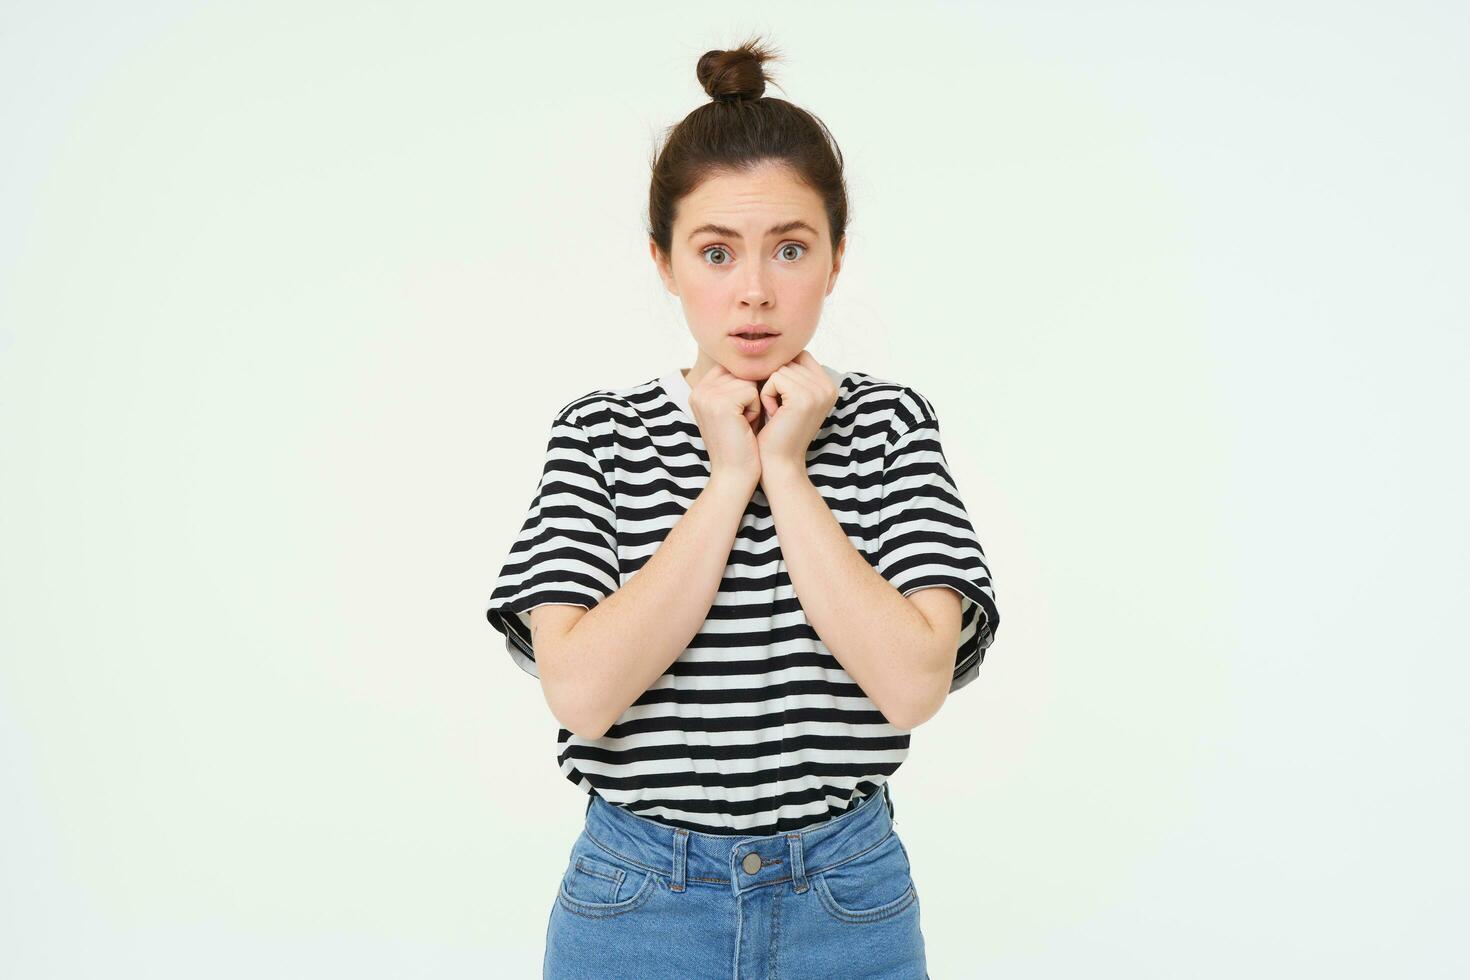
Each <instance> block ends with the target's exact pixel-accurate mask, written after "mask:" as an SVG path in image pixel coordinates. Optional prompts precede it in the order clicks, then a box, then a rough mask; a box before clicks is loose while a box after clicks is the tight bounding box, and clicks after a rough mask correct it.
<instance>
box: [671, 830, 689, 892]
mask: <svg viewBox="0 0 1470 980" xmlns="http://www.w3.org/2000/svg"><path fill="white" fill-rule="evenodd" d="M688 850H689V831H687V830H685V829H684V828H683V827H675V828H674V880H673V881H672V882H671V883H670V885H669V890H670V891H676V892H681V891H683V890H684V881H685V878H684V875H685V865H684V857H685V855H686V854H687V853H688Z"/></svg>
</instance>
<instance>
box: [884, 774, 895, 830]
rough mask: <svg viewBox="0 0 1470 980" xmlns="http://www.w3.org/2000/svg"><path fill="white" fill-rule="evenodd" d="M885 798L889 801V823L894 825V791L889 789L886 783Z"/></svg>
mask: <svg viewBox="0 0 1470 980" xmlns="http://www.w3.org/2000/svg"><path fill="white" fill-rule="evenodd" d="M883 798H884V799H885V800H887V801H888V822H889V823H892V822H893V791H892V790H891V789H889V788H888V784H887V783H886V782H885V783H884V784H883Z"/></svg>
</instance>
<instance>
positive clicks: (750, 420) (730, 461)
mask: <svg viewBox="0 0 1470 980" xmlns="http://www.w3.org/2000/svg"><path fill="white" fill-rule="evenodd" d="M689 408H690V410H691V411H692V412H693V413H694V421H695V422H696V423H698V425H699V435H700V437H701V438H702V439H704V448H705V450H706V451H708V452H709V463H710V476H711V478H713V477H714V476H716V475H717V474H718V475H722V476H731V477H735V478H736V479H738V480H739V481H740V482H742V483H745V482H748V483H749V484H750V488H751V489H752V490H754V489H755V486H756V484H757V483H758V482H760V476H761V455H760V450H759V448H758V447H757V445H756V441H755V433H756V431H757V429H758V428H759V423H760V417H761V401H760V389H759V388H758V387H757V386H756V383H755V382H754V381H746V380H745V379H744V378H738V377H736V376H735V375H733V374H731V373H730V372H729V371H726V370H725V369H724V368H723V367H721V366H720V365H719V364H715V365H714V366H713V367H711V368H710V369H709V370H708V371H706V372H705V373H704V377H702V378H700V379H699V383H698V384H696V385H695V386H694V387H693V388H691V389H690V390H689Z"/></svg>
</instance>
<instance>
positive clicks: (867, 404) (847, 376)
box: [828, 368, 937, 433]
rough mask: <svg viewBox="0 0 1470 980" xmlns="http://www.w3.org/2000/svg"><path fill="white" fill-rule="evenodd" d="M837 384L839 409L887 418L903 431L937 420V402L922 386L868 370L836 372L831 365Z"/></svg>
mask: <svg viewBox="0 0 1470 980" xmlns="http://www.w3.org/2000/svg"><path fill="white" fill-rule="evenodd" d="M828 374H829V375H833V378H834V380H837V376H838V375H840V381H838V385H837V406H836V409H837V410H843V411H844V412H845V413H848V414H850V413H852V412H856V413H858V414H859V415H861V416H863V417H865V418H872V419H874V420H886V421H887V422H889V423H890V424H891V425H892V426H893V428H894V429H895V431H896V432H897V433H903V432H906V431H908V430H909V429H911V428H913V427H914V426H915V425H919V424H921V423H925V422H933V421H934V420H935V419H936V417H937V416H936V413H935V411H934V404H933V403H932V402H930V401H929V399H928V398H927V397H925V396H924V395H923V393H921V392H920V391H919V390H918V389H916V388H914V387H913V386H911V385H907V384H904V383H903V382H901V381H896V380H894V379H893V378H887V377H882V376H879V375H876V374H870V373H868V372H866V371H836V369H833V368H828Z"/></svg>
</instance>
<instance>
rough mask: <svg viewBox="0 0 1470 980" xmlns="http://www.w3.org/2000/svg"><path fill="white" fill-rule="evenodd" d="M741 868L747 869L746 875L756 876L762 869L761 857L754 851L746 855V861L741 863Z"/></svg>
mask: <svg viewBox="0 0 1470 980" xmlns="http://www.w3.org/2000/svg"><path fill="white" fill-rule="evenodd" d="M741 867H743V868H744V869H745V873H746V874H748V875H753V874H755V873H756V872H757V871H759V870H760V869H761V856H760V855H759V854H757V853H755V852H754V851H751V852H750V853H749V854H747V855H745V860H744V861H743V862H741Z"/></svg>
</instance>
